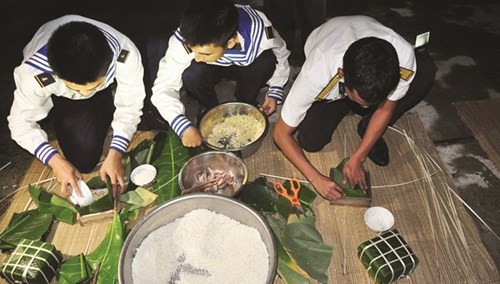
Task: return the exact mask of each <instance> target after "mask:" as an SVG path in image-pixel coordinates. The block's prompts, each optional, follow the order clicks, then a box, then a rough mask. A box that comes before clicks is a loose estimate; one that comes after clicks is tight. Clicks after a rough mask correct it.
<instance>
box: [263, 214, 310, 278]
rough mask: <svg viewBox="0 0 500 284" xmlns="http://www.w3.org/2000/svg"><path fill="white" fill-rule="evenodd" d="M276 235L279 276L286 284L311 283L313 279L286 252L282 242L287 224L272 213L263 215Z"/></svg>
mask: <svg viewBox="0 0 500 284" xmlns="http://www.w3.org/2000/svg"><path fill="white" fill-rule="evenodd" d="M263 215H264V217H265V218H266V220H267V222H268V224H269V226H270V227H271V230H272V232H273V235H274V239H275V243H276V250H277V253H278V274H279V276H280V277H281V279H283V281H284V282H285V283H289V284H295V283H304V284H308V283H311V279H310V278H309V276H308V275H307V273H305V272H304V271H303V270H302V269H301V268H300V267H299V266H298V264H297V262H296V261H295V260H293V259H292V258H291V257H290V255H289V254H288V253H287V252H286V250H285V247H284V246H283V243H282V241H281V239H282V231H283V228H284V227H285V225H286V223H285V222H284V221H283V220H282V219H281V218H275V217H274V216H273V214H271V213H263Z"/></svg>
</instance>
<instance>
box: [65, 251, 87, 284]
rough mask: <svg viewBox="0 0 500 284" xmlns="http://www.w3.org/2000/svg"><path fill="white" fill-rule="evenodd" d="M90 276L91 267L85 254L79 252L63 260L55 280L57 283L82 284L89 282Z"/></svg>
mask: <svg viewBox="0 0 500 284" xmlns="http://www.w3.org/2000/svg"><path fill="white" fill-rule="evenodd" d="M92 277H93V273H92V267H90V264H89V263H88V262H87V259H86V258H85V255H83V254H79V255H76V256H74V257H71V258H69V259H68V260H66V261H64V262H63V264H62V265H61V268H59V273H58V277H57V280H58V282H59V284H84V283H89V282H90V281H91V280H92Z"/></svg>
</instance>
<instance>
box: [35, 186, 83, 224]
mask: <svg viewBox="0 0 500 284" xmlns="http://www.w3.org/2000/svg"><path fill="white" fill-rule="evenodd" d="M28 191H29V193H30V195H31V199H33V202H35V204H36V205H37V206H38V210H39V211H40V212H42V213H47V214H52V215H54V217H55V218H56V219H57V220H59V221H61V222H64V223H68V224H75V222H76V212H77V210H76V209H75V207H74V206H73V204H71V203H69V202H68V201H66V200H65V199H62V198H61V197H59V196H57V195H55V194H52V193H48V192H46V191H44V190H40V189H38V188H37V187H35V186H32V185H30V186H29V188H28Z"/></svg>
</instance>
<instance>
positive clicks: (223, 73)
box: [182, 50, 276, 109]
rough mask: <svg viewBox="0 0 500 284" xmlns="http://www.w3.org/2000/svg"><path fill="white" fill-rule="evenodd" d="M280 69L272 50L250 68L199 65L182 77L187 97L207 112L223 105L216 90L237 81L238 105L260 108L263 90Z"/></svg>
mask: <svg viewBox="0 0 500 284" xmlns="http://www.w3.org/2000/svg"><path fill="white" fill-rule="evenodd" d="M275 69H276V56H275V55H274V53H273V52H272V50H266V51H264V52H263V53H261V54H260V55H259V56H258V57H257V58H256V59H255V60H254V62H252V64H250V65H248V66H236V65H232V66H227V67H226V66H218V65H213V64H206V63H203V62H196V61H194V60H193V62H192V63H191V65H190V66H189V67H188V68H187V69H186V70H184V72H183V73H182V81H183V86H184V88H185V89H186V91H187V93H188V94H189V95H191V96H193V97H194V98H195V99H197V100H198V101H199V103H200V104H201V105H202V106H203V107H205V108H206V109H210V108H212V107H215V106H217V105H218V104H219V101H218V99H217V95H216V93H215V90H214V87H215V85H216V84H217V83H219V82H220V81H221V80H222V79H229V80H235V81H236V90H235V94H234V95H235V97H236V99H237V100H238V101H240V102H244V103H248V104H251V105H254V106H257V96H258V94H259V90H260V89H261V88H262V87H264V86H265V85H266V82H267V81H268V80H269V78H271V76H272V75H273V73H274V70H275Z"/></svg>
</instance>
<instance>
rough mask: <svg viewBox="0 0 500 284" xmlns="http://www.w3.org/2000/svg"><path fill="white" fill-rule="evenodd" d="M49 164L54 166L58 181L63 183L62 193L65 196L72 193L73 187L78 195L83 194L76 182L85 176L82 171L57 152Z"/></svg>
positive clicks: (53, 169)
mask: <svg viewBox="0 0 500 284" xmlns="http://www.w3.org/2000/svg"><path fill="white" fill-rule="evenodd" d="M49 166H50V167H51V168H52V171H53V172H54V176H55V177H56V179H57V181H58V182H59V183H60V184H61V195H62V196H63V197H65V198H67V197H69V196H70V195H71V188H73V190H74V191H75V192H76V194H78V196H82V192H81V191H80V188H79V187H78V185H77V184H76V182H77V181H78V180H79V179H81V178H82V177H83V176H82V174H81V173H80V171H78V170H77V169H76V168H75V167H74V166H73V165H72V164H71V163H70V162H68V161H67V160H65V159H64V158H63V157H62V156H61V155H60V154H55V155H54V156H53V157H52V158H51V159H50V160H49Z"/></svg>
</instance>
